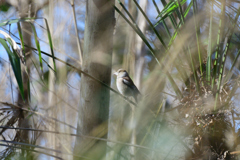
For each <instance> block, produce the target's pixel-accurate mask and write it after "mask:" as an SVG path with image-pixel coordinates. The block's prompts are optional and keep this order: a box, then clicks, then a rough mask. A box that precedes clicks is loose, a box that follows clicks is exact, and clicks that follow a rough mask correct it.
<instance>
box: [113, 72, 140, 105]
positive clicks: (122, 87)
mask: <svg viewBox="0 0 240 160" xmlns="http://www.w3.org/2000/svg"><path fill="white" fill-rule="evenodd" d="M114 75H116V76H117V79H116V85H117V89H118V91H119V92H120V93H121V94H122V95H123V96H126V97H133V98H134V99H135V101H136V102H137V98H138V95H141V93H140V92H139V90H138V88H137V87H136V86H135V84H134V83H133V81H132V79H131V78H130V77H129V75H128V72H127V71H126V70H124V69H119V70H118V71H117V72H115V73H114Z"/></svg>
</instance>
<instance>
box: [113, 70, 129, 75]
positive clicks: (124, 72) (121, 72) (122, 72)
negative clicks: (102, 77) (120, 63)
mask: <svg viewBox="0 0 240 160" xmlns="http://www.w3.org/2000/svg"><path fill="white" fill-rule="evenodd" d="M114 75H116V76H117V77H126V76H128V73H127V71H126V70H124V69H119V70H118V71H117V72H115V73H114Z"/></svg>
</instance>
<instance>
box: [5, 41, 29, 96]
mask: <svg viewBox="0 0 240 160" xmlns="http://www.w3.org/2000/svg"><path fill="white" fill-rule="evenodd" d="M7 41H8V43H9V44H10V45H11V46H12V41H11V40H10V39H7ZM0 43H1V44H2V45H3V47H4V48H5V50H6V51H7V53H8V57H9V60H10V63H11V66H12V69H13V72H14V75H15V78H16V80H17V83H18V87H19V90H20V94H21V96H22V99H23V100H25V97H24V90H23V81H22V71H21V62H20V58H19V57H18V55H17V53H16V52H15V51H14V50H13V52H12V51H11V50H10V48H9V46H8V45H7V42H6V41H5V40H4V39H2V38H0Z"/></svg>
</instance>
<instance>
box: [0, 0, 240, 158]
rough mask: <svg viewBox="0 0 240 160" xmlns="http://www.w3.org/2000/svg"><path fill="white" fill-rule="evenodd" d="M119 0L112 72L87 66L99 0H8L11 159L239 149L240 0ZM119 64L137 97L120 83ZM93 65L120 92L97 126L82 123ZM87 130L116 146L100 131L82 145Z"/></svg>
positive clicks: (2, 148)
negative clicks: (124, 93)
mask: <svg viewBox="0 0 240 160" xmlns="http://www.w3.org/2000/svg"><path fill="white" fill-rule="evenodd" d="M94 2H95V1H94ZM98 3H103V2H101V1H100V0H99V1H98ZM111 3H112V4H111V6H112V7H114V12H115V13H114V16H115V20H114V21H115V23H114V24H113V25H114V26H113V27H114V28H113V34H111V29H109V30H107V32H109V34H110V35H113V37H112V38H113V44H111V45H112V46H111V45H110V44H108V43H106V45H109V46H110V47H111V48H112V52H111V53H110V54H111V60H112V64H111V65H109V66H108V67H110V70H111V74H110V73H109V72H107V73H109V74H106V75H107V76H108V78H109V79H110V82H109V83H108V82H105V81H103V80H101V77H100V78H99V77H97V76H95V75H94V74H91V73H89V72H88V71H87V70H86V67H85V66H86V65H88V62H89V60H88V59H87V58H86V57H84V54H85V55H86V46H87V45H88V44H86V43H87V40H86V39H87V38H86V37H87V36H88V35H87V34H86V33H87V31H86V28H85V26H86V21H87V20H88V19H91V18H92V17H91V14H87V12H89V13H90V12H94V11H95V9H92V10H91V9H89V8H88V10H87V9H86V8H87V7H91V6H90V3H89V6H87V5H86V4H88V2H87V1H85V0H77V1H74V0H51V1H50V0H42V1H37V0H18V1H16V0H0V19H1V22H0V31H1V32H0V43H1V45H0V51H1V54H0V68H1V69H0V72H1V73H0V75H1V76H0V80H1V85H0V95H1V96H0V105H1V107H0V135H1V138H0V157H1V159H109V160H113V159H114V160H115V159H116V160H117V159H120V160H124V159H126V160H128V159H131V160H145V159H146V160H150V159H153V160H159V159H160V160H162V159H166V160H168V159H169V160H171V159H173V160H175V159H239V156H238V155H239V154H240V130H239V120H240V117H239V115H240V110H239V98H240V97H239V75H238V74H239V71H240V66H239V65H240V63H239V62H240V61H239V59H238V57H239V54H240V50H239V47H240V45H239V44H240V39H239V38H240V34H239V29H240V28H239V15H240V4H239V3H240V1H238V0H125V1H123V0H116V1H115V3H114V1H112V2H111ZM96 6H98V4H97V2H96ZM101 9H102V8H99V10H101ZM88 16H89V17H88ZM93 21H94V18H93ZM99 23H100V22H99ZM106 25H107V24H106ZM87 29H88V28H87ZM84 32H85V33H84ZM103 39H104V38H103ZM106 41H107V40H106ZM14 45H15V46H14ZM16 46H17V47H16ZM95 56H97V55H95ZM90 59H91V57H90ZM84 67H85V68H84ZM120 68H123V69H125V70H127V71H128V73H129V75H130V77H131V78H132V80H133V81H134V83H135V85H136V86H137V87H138V89H139V91H140V92H141V97H140V98H139V102H138V103H137V104H136V103H134V102H133V99H132V98H128V97H127V99H125V98H124V97H123V96H121V95H120V94H119V93H117V92H118V91H117V87H116V77H115V76H114V75H113V73H114V72H116V71H117V70H118V69H120ZM100 69H101V68H100ZM102 69H103V68H102ZM85 73H87V74H89V75H90V76H92V77H93V78H91V77H90V79H91V80H93V81H96V80H95V79H94V78H96V79H97V80H99V81H101V82H103V83H106V84H107V86H108V87H107V91H108V92H110V97H109V96H108V98H109V105H107V106H106V107H107V108H108V109H107V113H106V114H107V115H108V116H107V119H106V118H105V119H104V120H103V121H101V122H98V123H99V126H100V127H92V128H93V129H92V132H93V131H94V134H93V133H91V134H88V133H87V132H85V131H82V130H81V127H79V124H81V123H83V121H81V117H82V116H81V115H83V114H84V115H87V116H84V117H87V118H89V119H91V118H93V117H94V116H96V115H95V114H94V113H95V112H94V113H92V112H84V111H83V110H82V108H81V107H82V106H83V105H82V102H81V101H82V95H84V94H85V92H83V91H82V90H81V87H80V85H84V84H83V83H84V82H83V81H81V80H82V76H83V75H86V74H85ZM97 83H99V82H97ZM99 84H100V83H99ZM93 86H94V85H93ZM90 92H96V91H95V90H94V89H92V90H90ZM106 95H107V94H106ZM103 99H104V98H103ZM89 101H91V100H89ZM101 111H102V112H105V111H106V110H104V109H102V110H101V108H100V109H99V111H98V112H101ZM88 127H89V126H88ZM90 127H91V126H90ZM101 127H103V128H104V129H102V128H101ZM84 133H87V134H84ZM80 137H85V138H86V139H92V140H95V141H101V142H105V143H106V146H104V147H106V150H104V151H102V150H101V149H100V148H101V146H102V145H98V144H97V143H98V142H94V143H93V144H90V142H89V144H88V143H84V147H86V148H85V149H86V150H87V151H86V153H85V151H84V153H82V151H81V153H79V152H78V151H76V150H78V147H77V145H76V143H79V142H83V140H82V139H80V140H79V138H80ZM84 142H85V141H84ZM89 146H90V147H89ZM91 146H98V147H94V148H93V147H91ZM98 152H101V154H98Z"/></svg>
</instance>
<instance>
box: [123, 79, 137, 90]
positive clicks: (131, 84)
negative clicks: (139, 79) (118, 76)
mask: <svg viewBox="0 0 240 160" xmlns="http://www.w3.org/2000/svg"><path fill="white" fill-rule="evenodd" d="M122 79H123V83H124V84H126V85H127V86H129V87H130V88H131V89H133V90H134V91H135V92H136V93H138V94H140V92H139V90H138V89H137V87H136V86H135V84H134V83H133V81H132V79H131V78H130V77H123V78H122Z"/></svg>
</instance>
